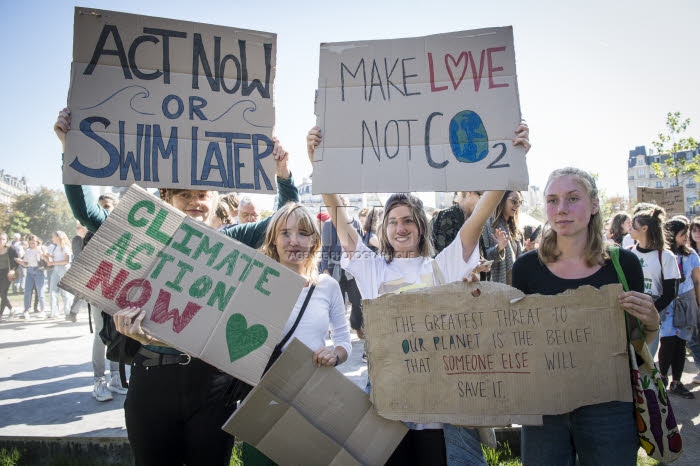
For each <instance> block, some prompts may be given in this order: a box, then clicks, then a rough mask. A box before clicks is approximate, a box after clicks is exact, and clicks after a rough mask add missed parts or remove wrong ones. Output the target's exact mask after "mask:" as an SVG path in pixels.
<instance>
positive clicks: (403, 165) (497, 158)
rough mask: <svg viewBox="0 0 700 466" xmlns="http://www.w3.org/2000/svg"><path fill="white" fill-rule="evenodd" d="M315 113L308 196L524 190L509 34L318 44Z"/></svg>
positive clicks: (499, 31)
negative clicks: (316, 136) (316, 134)
mask: <svg viewBox="0 0 700 466" xmlns="http://www.w3.org/2000/svg"><path fill="white" fill-rule="evenodd" d="M316 115H317V124H318V126H320V127H321V128H322V130H323V141H322V143H321V145H320V146H319V147H318V148H317V150H316V152H315V154H314V182H313V192H314V194H317V193H356V192H410V191H458V190H464V189H473V190H483V189H527V186H528V173H527V167H526V164H525V150H524V149H523V148H521V147H519V146H518V147H514V146H513V145H512V139H513V137H514V133H513V131H514V130H515V129H516V127H517V126H518V124H519V122H520V119H521V115H520V103H519V97H518V83H517V79H516V72H515V52H514V49H513V28H512V27H502V28H491V29H479V30H473V31H461V32H453V33H449V34H438V35H433V36H426V37H416V38H410V39H394V40H373V41H362V42H337V43H327V44H321V56H320V62H319V80H318V92H317V96H316ZM341 174H342V176H339V175H341Z"/></svg>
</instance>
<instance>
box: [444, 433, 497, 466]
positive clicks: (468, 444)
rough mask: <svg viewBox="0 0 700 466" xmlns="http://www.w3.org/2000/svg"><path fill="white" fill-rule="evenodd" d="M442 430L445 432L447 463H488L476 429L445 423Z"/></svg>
mask: <svg viewBox="0 0 700 466" xmlns="http://www.w3.org/2000/svg"><path fill="white" fill-rule="evenodd" d="M442 430H443V431H444V432H445V449H446V454H447V464H468V465H474V466H486V465H487V463H486V458H484V452H483V451H482V450H481V442H480V441H479V432H477V430H476V429H470V428H468V427H459V426H453V425H451V424H443V426H442Z"/></svg>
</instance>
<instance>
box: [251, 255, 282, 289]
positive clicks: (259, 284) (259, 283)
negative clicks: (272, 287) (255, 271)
mask: <svg viewBox="0 0 700 466" xmlns="http://www.w3.org/2000/svg"><path fill="white" fill-rule="evenodd" d="M255 262H257V261H255ZM268 275H272V276H274V277H279V276H280V273H279V271H277V270H275V269H273V268H272V267H265V269H264V270H263V272H262V273H261V274H260V278H258V281H257V283H255V289H256V290H258V291H259V292H261V293H262V294H264V295H265V296H270V291H268V290H266V289H265V288H263V284H265V283H267V281H268V280H267V276H268Z"/></svg>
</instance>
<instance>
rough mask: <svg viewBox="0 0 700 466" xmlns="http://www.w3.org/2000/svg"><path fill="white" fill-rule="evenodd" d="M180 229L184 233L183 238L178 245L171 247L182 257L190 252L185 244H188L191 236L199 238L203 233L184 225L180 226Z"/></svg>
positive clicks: (174, 244)
mask: <svg viewBox="0 0 700 466" xmlns="http://www.w3.org/2000/svg"><path fill="white" fill-rule="evenodd" d="M180 229H181V230H182V231H184V232H185V237H184V238H182V241H180V242H179V243H173V244H172V245H171V247H172V248H173V249H175V250H176V251H180V252H181V253H183V254H184V255H186V256H189V255H190V252H192V250H191V249H190V248H188V247H187V243H189V242H190V240H191V239H192V237H193V236H196V237H198V238H201V237H202V235H203V234H204V233H202V232H201V231H199V230H197V229H196V228H193V227H192V226H191V225H188V224H186V223H183V224H182V225H180Z"/></svg>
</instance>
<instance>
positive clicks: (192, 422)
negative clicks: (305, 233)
mask: <svg viewBox="0 0 700 466" xmlns="http://www.w3.org/2000/svg"><path fill="white" fill-rule="evenodd" d="M70 126H71V121H70V111H69V110H68V109H67V108H66V109H63V110H62V111H61V112H59V115H58V119H57V121H56V124H55V125H54V131H55V132H56V135H57V136H58V138H59V140H60V141H61V143H62V144H63V150H64V153H65V141H66V133H67V132H68V131H69V130H70ZM272 155H273V156H274V158H275V161H276V171H277V187H278V191H279V204H280V205H284V204H285V203H287V202H289V201H297V200H298V199H299V193H298V191H297V189H296V187H295V186H294V181H293V179H292V176H291V172H290V171H289V168H288V167H287V159H288V156H287V155H288V154H287V152H286V151H285V150H284V149H283V148H282V147H281V146H280V144H279V142H278V141H276V140H275V145H274V149H273V151H272ZM65 191H66V197H67V198H68V202H69V204H70V206H71V209H72V210H73V215H74V216H75V218H76V219H77V220H78V221H79V222H80V223H82V224H83V225H85V227H86V228H87V229H88V230H89V231H92V232H95V231H96V230H97V229H98V228H99V227H100V225H101V224H102V222H104V221H105V219H106V218H107V215H108V212H107V211H106V210H105V209H103V208H102V207H100V206H99V205H98V204H97V202H96V201H95V199H94V196H93V194H92V191H91V190H90V188H88V187H83V186H75V185H65ZM160 194H161V197H162V198H163V200H164V201H165V202H167V203H169V204H171V205H173V206H174V207H176V208H177V209H179V210H181V211H182V212H184V213H185V214H187V215H188V216H189V217H191V218H194V219H196V220H199V221H201V222H203V223H209V221H210V218H211V217H212V216H214V215H215V210H216V203H217V201H218V193H217V192H216V191H199V190H192V189H161V190H160ZM270 220H271V219H270V218H268V219H265V220H263V221H260V222H255V223H248V224H245V225H235V226H231V227H229V228H226V229H224V230H223V233H224V234H226V235H228V236H230V237H231V238H234V239H236V240H238V241H240V242H242V243H244V244H246V245H248V246H250V247H253V248H258V247H260V245H261V244H262V242H263V239H264V236H265V232H266V230H267V226H268V224H269V223H270ZM144 317H145V312H143V311H141V310H140V309H138V308H136V309H123V310H121V311H119V312H117V313H116V314H115V315H114V322H115V325H116V327H117V330H118V331H119V332H121V333H123V334H125V335H127V336H129V337H131V338H133V339H135V340H137V341H139V342H141V343H142V345H143V346H142V347H141V349H140V350H139V353H137V354H136V356H135V357H134V362H133V365H132V369H131V378H130V380H129V382H130V387H129V391H128V394H127V397H126V402H125V403H124V411H125V417H126V428H127V434H128V436H129V443H130V444H131V448H132V451H133V454H134V459H135V462H136V464H137V465H142V464H143V465H152V464H171V465H174V464H187V465H188V466H189V465H197V464H201V465H217V464H218V465H228V464H229V461H230V458H231V451H232V448H233V442H234V438H233V437H232V436H230V435H228V434H227V433H225V432H224V431H223V430H221V426H222V425H223V424H224V423H225V422H226V420H227V419H228V418H229V417H230V415H231V414H232V413H233V411H234V410H235V405H229V404H227V402H226V401H227V398H226V396H225V395H226V393H227V391H228V389H229V387H230V385H231V384H232V383H233V382H234V381H235V379H234V378H233V377H232V376H230V375H228V374H226V373H223V372H221V371H219V370H218V369H216V368H215V367H213V366H211V365H209V364H207V363H205V362H204V361H202V360H200V359H197V358H191V357H190V356H189V355H187V354H182V352H180V351H178V350H176V349H175V348H170V347H168V346H166V345H165V344H164V343H162V342H160V341H158V340H156V339H155V338H153V337H151V336H150V335H148V334H146V333H145V332H144V331H143V329H142V328H141V321H142V320H143V318H144Z"/></svg>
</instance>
